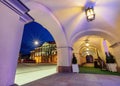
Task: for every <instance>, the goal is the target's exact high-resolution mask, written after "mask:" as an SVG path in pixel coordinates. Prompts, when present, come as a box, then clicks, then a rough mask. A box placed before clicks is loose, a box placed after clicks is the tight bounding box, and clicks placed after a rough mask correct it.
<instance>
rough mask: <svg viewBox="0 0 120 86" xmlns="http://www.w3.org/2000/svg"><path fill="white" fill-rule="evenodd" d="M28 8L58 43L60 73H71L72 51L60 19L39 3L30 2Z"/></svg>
mask: <svg viewBox="0 0 120 86" xmlns="http://www.w3.org/2000/svg"><path fill="white" fill-rule="evenodd" d="M26 6H28V7H29V9H30V11H29V14H30V15H31V16H32V17H33V18H34V19H35V22H37V23H39V24H41V25H42V26H43V27H45V28H46V29H47V30H48V31H49V32H50V33H51V35H52V36H53V38H54V40H55V41H56V45H57V52H58V53H57V56H58V61H57V65H58V72H71V57H72V53H71V52H72V50H71V48H70V47H69V46H68V41H67V38H66V34H65V32H64V30H63V28H62V25H61V24H60V22H59V21H58V19H57V18H56V17H55V16H54V15H53V13H52V12H51V11H50V10H49V9H48V8H47V7H45V6H44V5H42V4H40V3H38V2H35V1H28V2H26ZM61 40H62V41H61ZM63 57H64V58H63Z"/></svg>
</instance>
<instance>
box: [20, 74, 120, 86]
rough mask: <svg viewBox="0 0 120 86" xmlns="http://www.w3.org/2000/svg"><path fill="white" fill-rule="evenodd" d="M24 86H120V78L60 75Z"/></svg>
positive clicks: (93, 75) (96, 75)
mask: <svg viewBox="0 0 120 86" xmlns="http://www.w3.org/2000/svg"><path fill="white" fill-rule="evenodd" d="M22 86H120V76H113V75H98V74H79V73H78V74H76V73H66V74H64V73H58V74H53V75H51V76H48V77H45V78H42V79H39V80H36V81H33V82H31V83H28V84H25V85H22Z"/></svg>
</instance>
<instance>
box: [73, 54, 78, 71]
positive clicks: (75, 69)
mask: <svg viewBox="0 0 120 86" xmlns="http://www.w3.org/2000/svg"><path fill="white" fill-rule="evenodd" d="M72 71H73V72H76V73H78V72H79V67H78V64H77V59H76V57H75V55H74V54H73V58H72Z"/></svg>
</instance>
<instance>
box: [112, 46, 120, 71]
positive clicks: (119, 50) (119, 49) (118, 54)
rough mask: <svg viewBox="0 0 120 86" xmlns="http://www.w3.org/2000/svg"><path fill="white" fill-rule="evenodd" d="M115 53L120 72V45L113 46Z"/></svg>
mask: <svg viewBox="0 0 120 86" xmlns="http://www.w3.org/2000/svg"><path fill="white" fill-rule="evenodd" d="M113 53H114V57H115V60H116V63H117V72H120V45H118V46H115V47H114V48H113Z"/></svg>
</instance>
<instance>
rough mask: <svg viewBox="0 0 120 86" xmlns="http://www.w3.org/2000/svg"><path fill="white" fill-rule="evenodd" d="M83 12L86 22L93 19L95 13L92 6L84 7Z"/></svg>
mask: <svg viewBox="0 0 120 86" xmlns="http://www.w3.org/2000/svg"><path fill="white" fill-rule="evenodd" d="M85 13H86V17H87V21H88V22H89V21H92V20H94V19H95V13H94V9H93V7H88V8H87V9H85Z"/></svg>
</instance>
